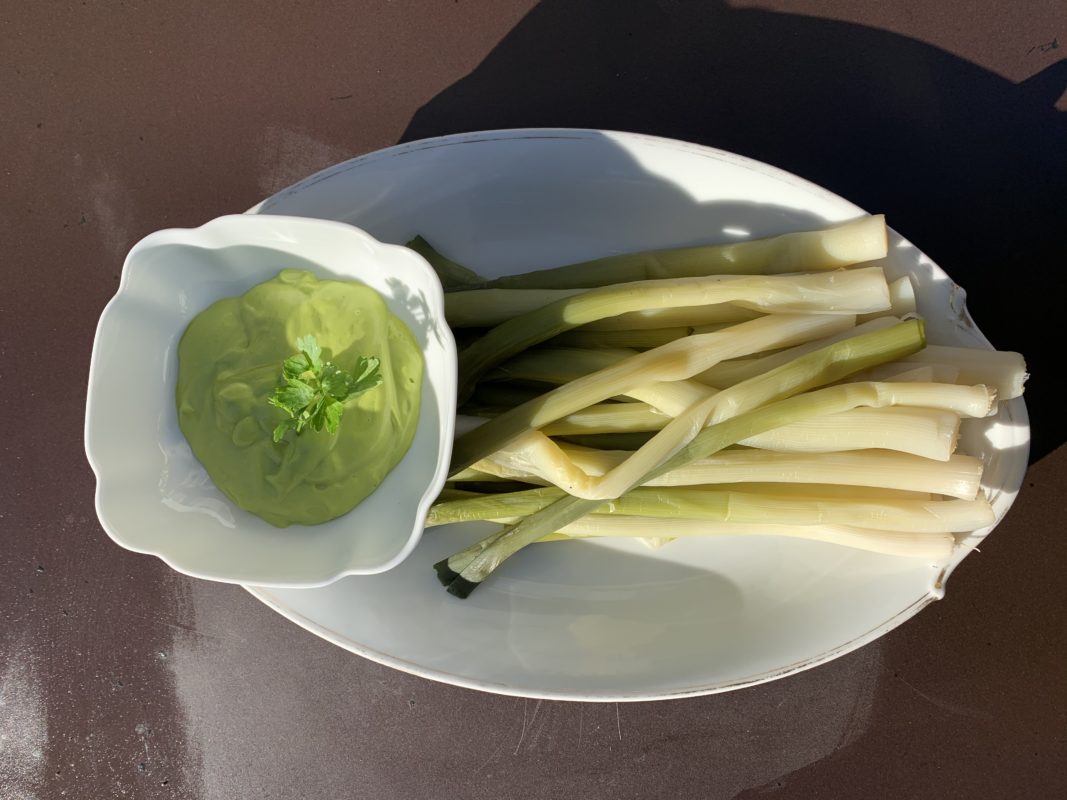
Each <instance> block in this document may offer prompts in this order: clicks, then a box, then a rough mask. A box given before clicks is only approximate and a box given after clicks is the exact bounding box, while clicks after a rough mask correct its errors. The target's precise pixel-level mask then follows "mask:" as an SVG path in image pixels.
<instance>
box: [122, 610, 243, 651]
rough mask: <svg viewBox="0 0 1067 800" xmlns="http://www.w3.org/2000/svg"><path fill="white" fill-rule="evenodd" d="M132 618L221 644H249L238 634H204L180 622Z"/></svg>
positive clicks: (139, 616)
mask: <svg viewBox="0 0 1067 800" xmlns="http://www.w3.org/2000/svg"><path fill="white" fill-rule="evenodd" d="M130 616H131V617H134V618H136V619H143V620H144V621H145V622H152V623H155V624H156V625H164V626H166V627H168V628H173V629H174V630H176V631H184V632H185V633H191V634H193V635H194V636H202V637H203V638H205V639H217V640H218V641H220V642H226V641H231V642H238V643H240V644H247V643H248V640H247V639H245V638H244V637H242V636H237V635H236V634H226V635H224V636H219V635H218V634H215V633H204V631H202V630H199V629H198V628H196V627H194V626H192V625H183V624H182V623H180V622H167V621H166V620H163V619H158V618H152V617H145V616H142V615H140V614H130Z"/></svg>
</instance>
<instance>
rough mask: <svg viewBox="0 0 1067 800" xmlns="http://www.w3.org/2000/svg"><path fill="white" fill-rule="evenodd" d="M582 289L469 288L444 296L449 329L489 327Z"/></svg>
mask: <svg viewBox="0 0 1067 800" xmlns="http://www.w3.org/2000/svg"><path fill="white" fill-rule="evenodd" d="M584 291H586V290H585V289H472V290H467V291H456V292H447V293H446V294H445V319H446V320H447V321H448V326H449V327H450V328H492V327H494V326H495V325H499V324H500V323H501V322H506V321H507V320H509V319H511V318H512V317H517V316H519V315H521V314H529V313H530V312H531V311H536V310H537V309H539V308H543V307H544V306H547V305H548V304H549V303H554V302H556V301H557V300H562V299H564V298H567V297H573V296H574V295H576V294H582V293H583V292H584Z"/></svg>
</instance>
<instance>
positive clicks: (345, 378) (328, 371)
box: [267, 335, 382, 442]
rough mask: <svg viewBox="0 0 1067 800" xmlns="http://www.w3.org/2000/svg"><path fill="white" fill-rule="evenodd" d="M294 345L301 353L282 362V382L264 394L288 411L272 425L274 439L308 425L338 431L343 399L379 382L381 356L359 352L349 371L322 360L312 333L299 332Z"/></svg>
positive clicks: (276, 405)
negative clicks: (301, 333) (300, 333)
mask: <svg viewBox="0 0 1067 800" xmlns="http://www.w3.org/2000/svg"><path fill="white" fill-rule="evenodd" d="M296 346H297V347H298V348H299V349H300V353H298V354H297V355H294V356H290V357H289V358H287V359H285V361H284V362H283V363H282V378H281V385H279V386H278V388H276V389H275V390H274V392H273V393H272V394H271V396H270V397H269V398H267V402H268V403H270V404H271V405H272V406H275V407H276V408H280V409H282V411H284V412H285V413H286V414H288V415H289V418H288V419H286V420H284V421H282V422H281V423H280V424H279V425H278V426H277V427H276V428H275V429H274V434H273V438H274V441H275V442H280V441H282V439H283V438H284V437H285V434H286V433H288V432H289V431H295V432H296V434H297V435H299V434H301V433H302V432H303V431H304V429H305V428H307V427H311V428H312V430H316V431H321V430H322V429H323V428H325V429H326V430H327V431H328V432H329V433H337V430H338V428H339V427H340V424H341V415H342V414H343V413H344V401H345V400H347V399H348V398H350V397H354V396H355V395H358V394H362V393H363V392H366V391H369V390H370V389H373V388H374V387H375V386H377V385H378V384H380V383H381V382H382V374H381V360H380V359H379V358H377V357H376V356H372V357H369V358H368V357H364V356H360V357H359V358H358V359H357V360H356V364H355V369H354V370H353V373H351V374H350V373H348V372H345V371H344V370H342V369H339V368H338V367H336V366H335V365H334V364H332V363H330V362H329V361H326V362H324V361H323V360H322V348H321V347H319V343H318V341H317V340H316V339H315V337H314V336H311V335H308V336H301V337H300V338H299V339H297V340H296Z"/></svg>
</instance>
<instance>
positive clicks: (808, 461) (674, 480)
mask: <svg viewBox="0 0 1067 800" xmlns="http://www.w3.org/2000/svg"><path fill="white" fill-rule="evenodd" d="M854 410H855V411H859V410H861V409H854ZM850 413H852V412H850V411H846V412H842V414H841V415H837V416H843V415H844V414H850ZM561 449H562V450H563V452H564V453H565V454H566V455H567V457H568V458H569V459H570V461H571V463H572V464H573V465H574V467H575V468H577V469H580V470H582V471H583V472H584V473H586V474H587V475H594V476H596V475H604V474H605V473H607V472H609V471H610V470H611V469H613V468H614V467H616V466H618V465H619V464H620V463H622V462H623V461H624V460H625V459H626V458H627V457H628V456H629V453H627V452H625V451H617V450H592V449H589V448H585V447H575V446H573V445H567V444H563V445H561ZM486 479H488V480H493V479H496V480H504V479H517V480H522V481H527V482H531V483H541V482H549V481H548V478H547V476H546V474H545V471H543V470H542V469H541V468H540V466H539V465H538V464H535V463H533V462H532V461H522V460H520V459H517V458H514V457H513V456H512V451H511V450H510V448H509V449H506V450H504V451H501V452H500V453H494V454H493V455H492V456H491V457H490V458H487V459H483V460H482V461H479V462H478V463H477V464H475V466H474V467H473V468H472V469H471V470H470V471H469V472H467V473H461V474H460V475H457V476H456V478H455V480H457V481H465V480H486ZM981 479H982V461H981V459H978V458H974V457H973V456H965V455H952V456H949V457H948V459H946V460H945V461H935V460H933V459H928V458H923V457H921V456H914V455H910V454H907V453H898V452H893V451H889V450H852V451H848V452H840V453H822V454H808V453H775V452H770V451H765V450H747V449H743V450H725V451H723V452H721V453H718V454H716V455H715V456H713V457H711V458H706V459H701V460H699V461H695V462H694V463H692V464H688V465H686V466H684V467H679V468H678V469H676V470H674V471H673V472H669V473H667V474H665V475H661V476H660V477H658V478H656V479H655V480H653V481H649V482H648V483H646V484H644V485H646V486H697V485H705V484H728V483H751V482H755V483H774V484H779V485H780V484H785V483H810V484H820V485H824V486H828V485H832V484H841V485H842V486H846V487H849V488H851V487H858V488H857V491H861V492H862V491H866V492H869V491H871V490H872V489H876V488H877V489H893V490H897V491H907V492H932V493H934V494H941V495H946V496H948V497H956V498H959V499H961V500H973V499H974V498H975V497H977V496H978V491H979V489H980V486H981ZM779 491H781V490H779Z"/></svg>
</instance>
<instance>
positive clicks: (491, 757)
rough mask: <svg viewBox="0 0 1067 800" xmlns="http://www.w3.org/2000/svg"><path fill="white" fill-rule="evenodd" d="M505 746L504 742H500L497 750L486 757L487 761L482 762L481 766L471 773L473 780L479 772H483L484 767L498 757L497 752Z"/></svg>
mask: <svg viewBox="0 0 1067 800" xmlns="http://www.w3.org/2000/svg"><path fill="white" fill-rule="evenodd" d="M503 746H504V743H503V742H501V743H500V744H498V745H497V746H496V750H494V751H493V754H492V755H491V756H489V758H487V759H485V761H483V762H482V765H481V766H480V767H478V769H476V770H474V772H472V773H471V779H472V780H473V779H474V776H475V775H477V774H478V773H479V772H481V771H482V770H483V769H485V768H486V767H487V766H488V765H489V762H490V761H492V760H493V759H494V758H496V754H497V753H499V752H500V748H501V747H503Z"/></svg>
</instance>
